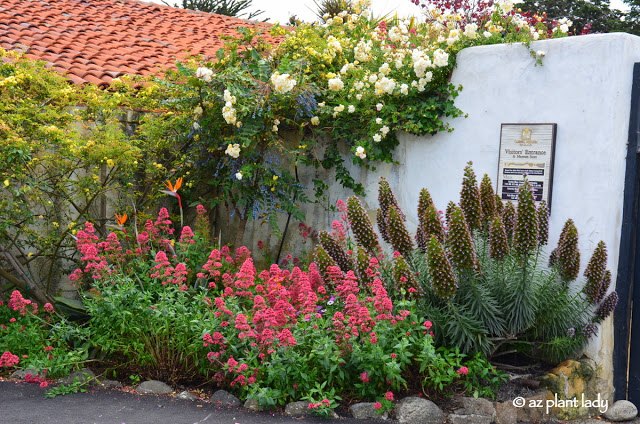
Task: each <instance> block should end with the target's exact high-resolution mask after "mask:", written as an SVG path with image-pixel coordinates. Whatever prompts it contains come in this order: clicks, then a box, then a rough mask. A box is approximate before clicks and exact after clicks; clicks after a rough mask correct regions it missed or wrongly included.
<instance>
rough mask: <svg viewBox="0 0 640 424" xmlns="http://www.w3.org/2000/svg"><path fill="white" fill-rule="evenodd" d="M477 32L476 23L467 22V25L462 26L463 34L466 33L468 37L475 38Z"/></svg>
mask: <svg viewBox="0 0 640 424" xmlns="http://www.w3.org/2000/svg"><path fill="white" fill-rule="evenodd" d="M477 32H478V25H476V24H467V26H465V27H464V35H466V36H467V37H469V38H476V35H477V34H476V33H477Z"/></svg>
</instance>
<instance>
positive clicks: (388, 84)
mask: <svg viewBox="0 0 640 424" xmlns="http://www.w3.org/2000/svg"><path fill="white" fill-rule="evenodd" d="M395 88H396V82H395V80H393V79H392V78H387V77H383V78H382V79H380V80H378V81H376V94H377V95H381V94H384V93H386V94H391V93H393V90H394V89H395Z"/></svg>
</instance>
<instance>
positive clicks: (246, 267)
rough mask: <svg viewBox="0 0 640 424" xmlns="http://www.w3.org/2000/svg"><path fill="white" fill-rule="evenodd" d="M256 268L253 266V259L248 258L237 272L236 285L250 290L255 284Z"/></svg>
mask: <svg viewBox="0 0 640 424" xmlns="http://www.w3.org/2000/svg"><path fill="white" fill-rule="evenodd" d="M255 278H256V268H255V267H254V266H253V259H252V258H251V257H249V258H247V259H246V260H245V261H244V262H243V263H242V266H241V267H240V271H238V273H237V274H236V281H235V287H236V289H240V290H248V289H249V288H250V287H252V286H254V285H255Z"/></svg>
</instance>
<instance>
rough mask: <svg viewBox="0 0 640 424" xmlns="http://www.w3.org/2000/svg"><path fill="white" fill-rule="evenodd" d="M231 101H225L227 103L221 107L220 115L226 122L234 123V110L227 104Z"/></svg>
mask: <svg viewBox="0 0 640 424" xmlns="http://www.w3.org/2000/svg"><path fill="white" fill-rule="evenodd" d="M230 104H231V102H227V104H226V105H225V106H224V107H223V108H222V116H223V118H224V120H225V121H226V122H227V124H235V123H236V110H235V109H234V108H233V107H231V106H229V105H230Z"/></svg>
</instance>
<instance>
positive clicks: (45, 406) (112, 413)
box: [0, 381, 381, 424]
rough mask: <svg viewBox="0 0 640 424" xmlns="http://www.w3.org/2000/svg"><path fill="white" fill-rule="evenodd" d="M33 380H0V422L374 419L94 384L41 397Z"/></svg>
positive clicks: (191, 423) (225, 423)
mask: <svg viewBox="0 0 640 424" xmlns="http://www.w3.org/2000/svg"><path fill="white" fill-rule="evenodd" d="M46 390H47V389H45V388H41V387H40V386H39V385H37V384H31V383H22V382H14V381H0V424H201V423H203V424H276V423H277V424H293V423H296V424H298V423H303V424H327V423H329V424H363V423H376V422H377V423H380V422H381V421H379V420H369V421H364V420H356V419H354V418H339V419H331V420H326V419H323V418H320V417H305V418H294V417H288V416H285V415H283V414H282V412H271V413H269V412H252V411H249V410H246V409H241V408H225V407H222V406H220V405H217V404H214V403H211V402H208V401H204V400H200V401H198V400H196V401H189V400H181V399H175V398H173V397H171V396H166V395H146V394H145V395H141V394H136V393H128V392H125V391H121V390H117V389H106V388H100V389H95V390H91V391H89V392H86V393H73V394H68V395H59V396H56V397H54V398H45V397H44V394H45V392H46Z"/></svg>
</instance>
